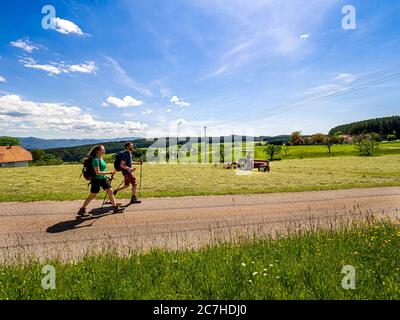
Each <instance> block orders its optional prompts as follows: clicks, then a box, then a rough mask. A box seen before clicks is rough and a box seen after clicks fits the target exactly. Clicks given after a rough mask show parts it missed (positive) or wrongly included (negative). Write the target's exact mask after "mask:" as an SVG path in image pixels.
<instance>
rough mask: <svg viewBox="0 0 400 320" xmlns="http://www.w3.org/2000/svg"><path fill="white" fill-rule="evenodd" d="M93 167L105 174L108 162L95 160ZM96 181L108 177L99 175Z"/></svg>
mask: <svg viewBox="0 0 400 320" xmlns="http://www.w3.org/2000/svg"><path fill="white" fill-rule="evenodd" d="M92 165H93V168H94V169H95V170H96V168H100V171H101V172H104V171H106V169H107V165H106V162H105V161H104V160H103V159H99V158H93V160H92ZM95 179H107V177H106V175H105V174H100V175H97V176H96V177H95Z"/></svg>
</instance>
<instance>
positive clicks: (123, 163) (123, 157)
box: [114, 142, 143, 204]
mask: <svg viewBox="0 0 400 320" xmlns="http://www.w3.org/2000/svg"><path fill="white" fill-rule="evenodd" d="M124 147H125V151H124V152H123V153H121V154H119V155H117V158H116V162H119V163H115V166H116V169H120V170H121V172H122V175H123V176H124V180H125V184H124V185H123V186H121V187H119V188H118V189H116V190H115V191H114V195H116V194H117V193H118V192H119V191H122V190H124V189H126V188H128V187H129V185H132V197H131V202H130V203H131V204H134V203H141V201H140V200H138V199H137V197H136V187H137V183H136V177H135V176H134V175H133V172H134V171H135V170H136V168H132V165H134V164H142V163H143V161H141V162H133V161H132V152H133V150H134V147H133V143H131V142H128V143H125V145H124Z"/></svg>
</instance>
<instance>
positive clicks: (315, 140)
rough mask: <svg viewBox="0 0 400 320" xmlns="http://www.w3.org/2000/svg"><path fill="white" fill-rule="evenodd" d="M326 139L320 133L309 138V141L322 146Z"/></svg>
mask: <svg viewBox="0 0 400 320" xmlns="http://www.w3.org/2000/svg"><path fill="white" fill-rule="evenodd" d="M325 139H326V137H325V135H324V134H322V133H316V134H313V135H312V136H311V141H312V143H313V144H323V143H324V141H325Z"/></svg>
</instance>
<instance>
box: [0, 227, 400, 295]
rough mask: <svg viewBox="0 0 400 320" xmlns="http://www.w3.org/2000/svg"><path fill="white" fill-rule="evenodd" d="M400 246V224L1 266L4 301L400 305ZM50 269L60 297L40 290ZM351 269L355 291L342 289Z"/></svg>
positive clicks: (56, 291) (0, 274) (0, 278)
mask: <svg viewBox="0 0 400 320" xmlns="http://www.w3.org/2000/svg"><path fill="white" fill-rule="evenodd" d="M399 246H400V231H399V228H398V225H395V224H390V223H383V222H382V223H373V224H370V225H367V226H358V227H352V228H343V229H341V230H338V231H335V230H319V231H317V232H302V233H300V234H293V235H291V236H289V237H283V238H278V239H275V240H272V239H254V240H253V241H246V242H243V241H241V242H239V243H238V244H236V245H234V244H221V245H215V246H212V247H206V248H203V249H201V250H198V251H189V250H185V251H183V250H182V251H175V252H171V251H164V250H152V251H150V252H148V253H146V254H137V253H135V252H132V253H131V255H130V256H129V257H120V256H117V255H116V254H113V253H112V251H111V252H110V253H109V254H107V251H106V253H105V254H103V255H101V256H90V255H88V256H87V257H85V258H84V259H83V260H82V261H79V262H77V263H72V262H71V263H66V264H62V263H60V262H59V261H46V262H44V263H42V264H41V263H39V262H35V261H32V262H31V263H29V264H27V265H14V266H6V265H0V284H1V286H0V299H10V300H11V299H239V300H240V299H362V300H365V299H368V300H370V299H399V298H400V285H399V283H400V278H399V264H398V262H399V259H400V254H399ZM46 264H50V265H52V266H53V267H54V268H55V271H56V283H55V285H56V288H55V290H43V289H42V287H41V283H42V277H43V276H44V275H43V274H42V267H43V266H44V265H46ZM345 265H350V266H352V267H354V270H355V279H356V281H355V286H356V287H355V289H348V288H347V290H346V289H344V288H343V287H342V283H343V282H344V281H345V280H346V279H344V277H345V274H344V273H342V270H343V269H342V268H343V267H344V266H345Z"/></svg>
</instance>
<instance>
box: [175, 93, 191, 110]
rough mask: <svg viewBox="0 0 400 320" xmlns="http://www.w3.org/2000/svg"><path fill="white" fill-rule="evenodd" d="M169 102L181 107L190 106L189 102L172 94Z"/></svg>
mask: <svg viewBox="0 0 400 320" xmlns="http://www.w3.org/2000/svg"><path fill="white" fill-rule="evenodd" d="M170 102H171V103H173V104H175V105H176V106H178V107H181V108H185V107H189V106H190V103H188V102H185V101H183V99H182V98H178V97H177V96H173V97H172V98H171V100H170Z"/></svg>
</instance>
